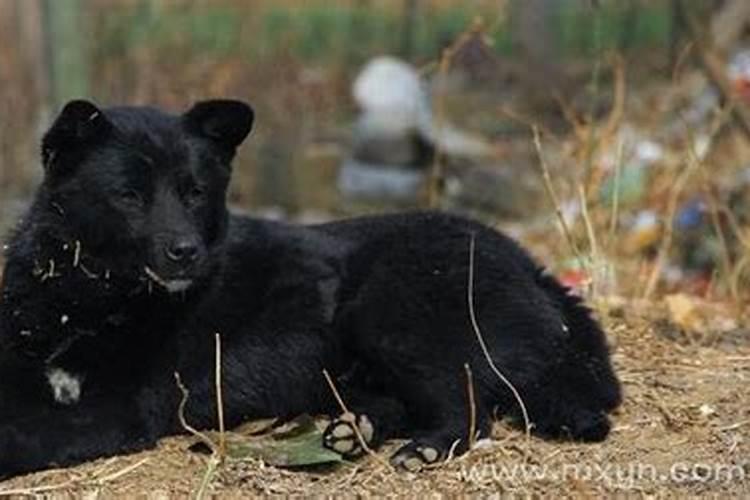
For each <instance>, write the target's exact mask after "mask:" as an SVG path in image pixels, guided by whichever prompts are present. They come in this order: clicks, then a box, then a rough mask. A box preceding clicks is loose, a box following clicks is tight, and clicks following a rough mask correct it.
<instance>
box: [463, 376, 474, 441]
mask: <svg viewBox="0 0 750 500" xmlns="http://www.w3.org/2000/svg"><path fill="white" fill-rule="evenodd" d="M464 370H466V393H467V395H468V397H469V449H470V450H471V449H472V448H474V444H475V443H476V440H477V405H476V401H475V400H474V375H473V374H472V372H471V366H469V363H464Z"/></svg>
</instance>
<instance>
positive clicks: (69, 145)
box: [42, 99, 112, 172]
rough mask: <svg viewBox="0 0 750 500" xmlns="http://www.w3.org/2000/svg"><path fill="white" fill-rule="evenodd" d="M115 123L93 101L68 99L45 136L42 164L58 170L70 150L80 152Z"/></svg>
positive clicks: (48, 170) (50, 169)
mask: <svg viewBox="0 0 750 500" xmlns="http://www.w3.org/2000/svg"><path fill="white" fill-rule="evenodd" d="M111 127H112V125H111V123H110V122H109V120H107V118H106V117H105V116H104V113H102V111H101V110H100V109H99V108H98V107H96V105H95V104H92V103H91V102H89V101H84V100H81V99H77V100H74V101H70V102H68V103H67V104H66V105H65V106H64V107H63V109H62V111H60V114H59V116H58V117H57V118H56V119H55V121H54V123H53V124H52V126H51V127H50V129H49V130H48V131H47V133H46V134H44V138H43V139H42V164H43V165H44V169H45V171H47V172H50V171H52V170H54V169H55V168H56V167H55V166H56V165H57V164H58V160H59V159H61V156H64V155H65V154H66V153H75V152H80V151H81V150H82V148H84V147H85V146H86V145H88V144H90V143H91V141H93V140H95V139H97V138H99V137H101V135H102V134H104V133H106V132H107V131H108V130H110V128H111Z"/></svg>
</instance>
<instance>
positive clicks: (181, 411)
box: [174, 372, 217, 453]
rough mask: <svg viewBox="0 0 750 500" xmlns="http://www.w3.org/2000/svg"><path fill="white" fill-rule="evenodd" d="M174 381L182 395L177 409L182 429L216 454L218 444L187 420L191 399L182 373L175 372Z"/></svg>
mask: <svg viewBox="0 0 750 500" xmlns="http://www.w3.org/2000/svg"><path fill="white" fill-rule="evenodd" d="M174 379H175V382H176V383H177V388H178V389H179V390H180V393H181V394H182V399H181V400H180V405H179V406H178V407H177V418H178V419H179V420H180V425H182V428H183V429H185V430H186V431H187V432H188V433H190V434H192V435H193V436H195V437H197V438H198V439H200V440H201V442H203V444H205V445H206V446H208V447H209V448H210V449H211V451H212V452H213V453H216V451H217V447H216V444H215V443H214V442H213V441H212V440H211V438H210V437H208V435H207V434H205V433H203V432H201V431H199V430H198V429H196V428H195V427H193V426H192V425H190V424H189V423H188V422H187V419H186V418H185V407H186V406H187V402H188V398H189V397H190V391H189V390H188V388H187V387H185V384H183V383H182V377H180V372H174Z"/></svg>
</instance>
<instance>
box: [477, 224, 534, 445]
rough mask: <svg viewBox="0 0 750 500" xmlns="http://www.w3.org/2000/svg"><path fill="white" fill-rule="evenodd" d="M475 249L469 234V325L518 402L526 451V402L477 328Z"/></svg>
mask: <svg viewBox="0 0 750 500" xmlns="http://www.w3.org/2000/svg"><path fill="white" fill-rule="evenodd" d="M475 251H476V235H474V234H472V235H471V241H470V243H469V284H468V286H467V301H468V305H469V319H470V320H471V326H472V329H473V330H474V335H475V336H476V338H477V342H479V347H480V348H481V349H482V354H484V358H485V359H486V360H487V364H488V365H489V366H490V368H491V369H492V371H493V372H494V373H495V375H496V376H497V378H499V379H500V381H501V382H502V383H503V384H505V385H506V386H507V387H508V389H510V392H511V393H512V394H513V397H514V398H515V399H516V401H517V402H518V406H519V407H520V408H521V415H522V416H523V424H524V428H525V431H526V449H527V451H528V450H529V449H530V447H531V421H530V420H529V413H528V411H526V404H525V403H524V402H523V398H521V395H520V394H519V392H518V390H517V389H516V388H515V386H514V385H513V384H512V383H511V381H510V380H508V378H507V377H506V376H505V375H503V373H502V372H501V371H500V369H499V368H498V367H497V365H496V364H495V361H494V360H493V359H492V355H490V351H489V349H488V348H487V344H486V343H485V341H484V336H483V335H482V331H481V329H480V328H479V322H478V321H477V314H476V311H475V309H474V254H475Z"/></svg>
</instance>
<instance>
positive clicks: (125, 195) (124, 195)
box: [117, 189, 143, 207]
mask: <svg viewBox="0 0 750 500" xmlns="http://www.w3.org/2000/svg"><path fill="white" fill-rule="evenodd" d="M117 197H118V198H119V200H120V201H121V202H122V203H124V204H126V205H130V206H138V207H140V206H141V205H143V198H142V197H141V195H140V193H138V191H136V190H135V189H121V190H120V191H118V193H117Z"/></svg>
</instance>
